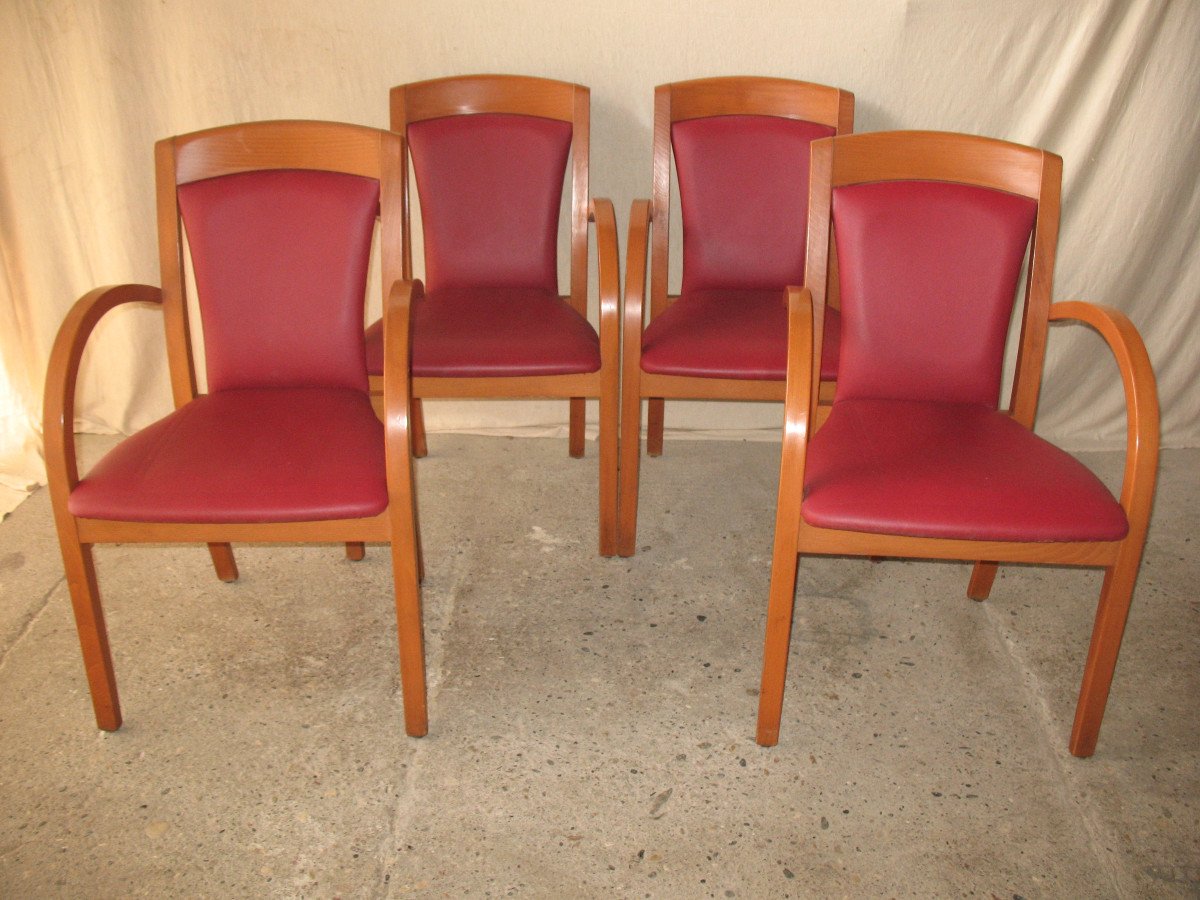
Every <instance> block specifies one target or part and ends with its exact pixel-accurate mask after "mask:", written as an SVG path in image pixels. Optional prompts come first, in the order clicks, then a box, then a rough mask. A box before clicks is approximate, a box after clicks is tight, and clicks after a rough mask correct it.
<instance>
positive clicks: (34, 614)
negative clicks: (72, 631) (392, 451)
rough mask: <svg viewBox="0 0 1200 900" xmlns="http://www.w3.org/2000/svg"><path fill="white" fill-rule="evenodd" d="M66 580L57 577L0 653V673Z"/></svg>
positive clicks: (62, 577) (63, 577) (63, 576)
mask: <svg viewBox="0 0 1200 900" xmlns="http://www.w3.org/2000/svg"><path fill="white" fill-rule="evenodd" d="M66 580H67V578H66V576H65V575H62V576H59V579H58V580H57V581H56V582H54V584H52V585H51V586H50V588H49V589H48V590H47V591H46V592H45V593H44V594H42V599H41V600H40V601H39V602H38V604H37V606H36V607H35V608H34V609H33V610H31V611H30V612H29V614H28V615H27V616H26V617H25V621H24V622H22V623H21V630H20V632H19V633H18V634H17V636H16V637H15V638H13V641H12V643H11V644H9V645H8V646H7V647H5V648H4V650H3V652H0V671H3V670H4V666H5V665H6V664H7V663H8V658H9V656H10V654H11V653H12V652H13V651H14V650H16V649H17V647H19V646H20V645H21V642H22V641H23V640H25V638H26V637H28V636H29V632H31V631H32V630H33V626H34V625H36V624H37V622H38V619H40V618H41V617H42V614H43V613H44V612H45V611H46V610H47V609H48V608H49V606H50V597H51V596H52V595H53V594H54V592H55V591H57V590H58V589H59V587H60V586H61V585H62V584H63V583H64V582H66Z"/></svg>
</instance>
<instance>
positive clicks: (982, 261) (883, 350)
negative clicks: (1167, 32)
mask: <svg viewBox="0 0 1200 900" xmlns="http://www.w3.org/2000/svg"><path fill="white" fill-rule="evenodd" d="M1061 175H1062V160H1061V159H1059V158H1058V157H1057V156H1055V155H1054V154H1052V153H1047V152H1045V151H1042V150H1035V149H1031V148H1028V147H1022V146H1019V145H1017V144H1009V143H1004V142H1002V141H994V140H988V139H985V138H979V137H972V136H967V135H951V134H938V133H928V132H886V133H878V134H864V135H854V136H849V137H838V138H833V139H832V140H824V141H820V142H818V143H816V144H814V145H813V168H812V183H813V190H812V196H811V201H810V205H809V212H808V215H809V238H808V263H807V276H806V278H807V281H806V287H805V288H796V289H791V290H790V291H789V295H790V297H789V299H790V312H789V319H790V322H789V344H788V348H789V349H788V353H789V360H788V380H787V399H786V401H785V411H786V418H787V424H786V428H785V431H784V444H783V460H782V465H781V472H780V481H779V503H778V508H777V517H776V524H775V550H774V558H773V560H772V564H771V593H770V606H769V611H768V614H767V636H766V646H765V650H764V658H763V675H762V692H761V695H760V701H759V718H758V742H759V743H760V744H763V745H766V746H770V745H773V744H774V743H776V741H777V739H778V736H779V721H780V712H781V706H782V701H783V686H784V677H785V673H786V667H787V654H788V642H789V635H790V630H791V624H792V605H793V595H794V592H795V587H796V559H797V554H800V555H804V554H835V555H842V556H886V557H924V558H937V559H959V560H972V561H975V567H974V571H973V573H972V576H971V580H970V584H969V586H968V588H967V594H968V596H970V597H972V598H974V599H976V600H983V599H986V597H987V596H988V593H989V591H990V590H991V586H992V580H993V579H994V577H995V574H996V565H997V563H998V562H1026V563H1059V564H1062V565H1083V566H1100V567H1103V569H1104V585H1103V588H1102V589H1101V593H1100V601H1099V605H1098V608H1097V610H1096V620H1095V627H1094V630H1093V633H1092V641H1091V647H1090V649H1089V651H1088V656H1087V663H1086V665H1085V668H1084V674H1083V686H1082V689H1081V691H1080V694H1079V700H1078V705H1077V707H1076V713H1075V724H1074V728H1073V730H1072V733H1071V740H1070V750H1071V752H1072V753H1074V754H1075V755H1076V756H1090V755H1091V754H1092V752H1093V751H1094V750H1095V747H1096V738H1097V735H1098V734H1099V731H1100V720H1101V718H1102V716H1103V714H1104V706H1105V703H1106V701H1107V698H1108V689H1109V685H1110V684H1111V681H1112V675H1113V669H1114V666H1115V665H1116V660H1117V651H1118V650H1119V648H1120V645H1121V635H1122V632H1123V630H1124V627H1125V618H1126V614H1127V613H1128V610H1129V602H1130V597H1131V594H1132V591H1133V586H1134V582H1135V581H1136V579H1137V572H1138V566H1139V562H1140V559H1141V555H1142V546H1143V543H1144V541H1145V535H1146V526H1147V522H1148V519H1149V515H1150V504H1151V498H1152V495H1153V492H1154V479H1155V474H1156V470H1157V456H1158V400H1157V396H1156V391H1155V383H1154V374H1153V372H1152V370H1151V368H1150V361H1149V359H1148V358H1147V356H1146V350H1145V347H1144V346H1143V344H1142V341H1141V338H1140V337H1139V336H1138V334H1137V331H1136V330H1135V329H1134V327H1133V326H1132V325H1131V324H1130V322H1129V320H1128V319H1127V318H1126V317H1125V316H1123V315H1122V314H1121V313H1119V312H1117V311H1116V310H1113V309H1109V308H1107V307H1102V306H1093V305H1091V304H1088V303H1082V302H1070V303H1056V304H1054V305H1051V303H1050V291H1051V283H1052V280H1053V274H1054V253H1055V246H1056V243H1057V239H1058V219H1059V187H1060V180H1061ZM831 220H832V221H831ZM831 224H832V229H833V233H834V236H835V238H836V240H835V241H834V244H835V246H836V253H837V265H838V268H839V270H840V273H841V302H842V322H841V326H842V328H841V357H840V368H839V370H838V381H837V394H836V397H835V398H834V400H833V403H832V406H831V407H825V406H821V407H818V405H817V402H816V396H815V392H814V390H813V386H814V385H815V384H816V383H817V381H818V377H819V371H818V363H817V362H816V361H817V360H819V359H820V358H821V352H822V343H823V342H822V327H821V326H822V320H823V318H824V316H825V315H827V312H826V309H825V303H824V299H825V292H826V288H827V284H828V279H827V273H828V272H829V270H830V269H831V268H832V265H831V261H830V260H828V259H827V255H826V254H827V248H828V247H829V246H830V240H829V238H830V226H831ZM1026 261H1027V262H1028V274H1027V277H1026V279H1025V284H1024V305H1023V308H1022V309H1021V311H1020V315H1021V334H1020V346H1019V347H1018V353H1017V362H1016V372H1015V381H1014V384H1013V387H1012V394H1011V396H1010V398H1009V400H1008V404H1007V407H1006V408H1002V409H1001V408H998V400H999V397H1000V383H1001V368H1002V364H1003V357H1004V344H1005V338H1006V334H1007V331H1008V325H1009V320H1010V313H1011V312H1012V309H1013V304H1014V296H1015V295H1016V292H1017V289H1018V286H1019V285H1018V282H1019V280H1020V273H1021V267H1022V263H1023V262H1026ZM810 292H811V297H810ZM1060 320H1061V321H1065V320H1077V321H1081V322H1084V323H1086V324H1088V325H1090V326H1092V327H1093V328H1095V329H1096V330H1097V331H1099V332H1100V334H1101V335H1102V336H1103V337H1104V339H1105V340H1106V341H1107V342H1108V344H1109V347H1110V348H1111V350H1112V351H1113V354H1114V355H1115V357H1116V360H1117V363H1118V366H1119V369H1120V374H1121V378H1122V381H1123V383H1124V388H1125V397H1126V402H1127V406H1128V429H1129V432H1128V433H1129V437H1128V445H1127V456H1126V464H1125V479H1124V484H1123V486H1122V489H1121V495H1120V500H1119V501H1118V500H1116V499H1114V498H1113V497H1112V495H1111V494H1110V493H1109V492H1108V490H1107V489H1106V488H1105V487H1104V485H1103V484H1101V482H1100V481H1099V479H1097V478H1096V477H1095V476H1094V475H1093V474H1092V473H1091V472H1090V471H1089V470H1088V469H1087V468H1085V467H1084V466H1083V465H1082V464H1081V463H1079V462H1078V461H1077V460H1075V459H1074V458H1073V457H1071V456H1069V455H1068V454H1067V453H1065V452H1063V451H1062V450H1060V449H1058V448H1057V447H1055V446H1053V445H1051V444H1049V443H1047V442H1046V441H1044V440H1042V439H1041V438H1039V437H1037V436H1036V435H1035V434H1034V433H1033V431H1032V428H1033V422H1034V414H1035V412H1036V409H1037V403H1038V392H1039V388H1040V383H1041V376H1042V362H1043V358H1044V355H1045V347H1046V338H1047V332H1048V325H1049V323H1050V322H1053V321H1060Z"/></svg>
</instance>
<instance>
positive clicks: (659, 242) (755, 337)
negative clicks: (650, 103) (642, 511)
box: [618, 78, 854, 556]
mask: <svg viewBox="0 0 1200 900" xmlns="http://www.w3.org/2000/svg"><path fill="white" fill-rule="evenodd" d="M853 124H854V95H853V94H851V93H850V92H848V91H842V90H838V89H837V88H832V87H825V86H824V85H819V84H808V83H806V82H802V81H790V80H787V79H782V78H705V79H700V80H697V81H682V82H677V83H675V84H664V85H660V86H659V87H657V88H655V91H654V186H653V199H652V201H650V202H649V203H647V202H646V201H644V200H639V201H635V202H634V204H633V210H632V212H631V213H630V222H629V242H628V244H627V246H626V253H627V254H628V256H627V260H628V261H627V263H626V282H625V311H624V350H623V354H624V356H623V361H622V382H623V383H622V389H621V500H620V519H619V526H618V528H619V532H618V533H619V537H618V551H619V553H620V554H621V555H622V556H632V555H633V552H634V548H635V546H636V543H637V508H638V480H639V471H638V470H639V465H640V444H641V441H640V437H641V417H642V412H641V410H642V398H648V399H649V419H648V426H647V436H646V449H647V452H648V453H649V454H650V455H651V456H658V455H660V454H661V453H662V447H663V411H664V398H667V397H672V398H690V399H712V400H782V399H783V386H784V375H785V370H786V363H787V310H786V307H785V304H784V293H783V291H784V288H785V287H786V286H787V285H789V284H799V283H800V282H801V280H802V279H803V276H804V253H805V234H806V231H805V219H804V215H805V210H806V209H807V199H808V161H809V145H810V144H811V142H812V141H814V140H816V139H818V138H824V137H829V136H830V135H834V134H845V133H848V132H850V131H852V130H853ZM672 158H674V161H675V171H676V175H677V178H678V182H679V202H680V207H681V224H682V229H683V235H682V237H683V241H682V244H683V280H682V287H681V291H680V294H679V295H678V296H671V295H670V294H669V293H668V286H667V281H668V259H667V250H668V246H669V234H668V223H669V219H670V209H671V160H672ZM648 240H649V243H650V248H651V250H650V267H649V274H650V321H649V323H648V324H646V323H645V321H644V320H645V312H644V311H645V293H646V272H647V266H646V262H647V259H646V257H647V241H648ZM836 305H837V304H836V299H835V298H834V299H833V300H832V303H831V307H830V313H829V316H828V317H827V322H828V324H827V325H826V327H827V328H828V329H829V337H830V340H829V341H828V343H827V346H828V347H829V349H828V350H827V351H826V353H825V358H824V359H823V361H822V374H823V377H824V378H825V379H826V380H827V381H832V379H834V378H835V377H836V375H837V312H836ZM826 393H828V391H827V392H826Z"/></svg>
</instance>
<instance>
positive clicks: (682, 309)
mask: <svg viewBox="0 0 1200 900" xmlns="http://www.w3.org/2000/svg"><path fill="white" fill-rule="evenodd" d="M783 300H784V293H783V290H782V289H780V290H732V289H727V290H705V291H691V292H688V293H685V294H683V296H681V297H680V298H679V299H678V300H676V301H675V302H674V303H672V304H671V305H670V306H669V307H668V308H667V310H666V312H664V313H663V314H662V315H660V316H658V317H657V318H655V319H654V320H653V321H651V323H650V325H649V326H648V327H647V328H646V332H645V334H644V335H643V337H642V369H643V370H644V371H646V372H654V373H659V374H663V375H690V376H695V377H699V378H745V379H749V380H763V381H768V380H769V381H783V380H784V378H785V377H786V376H787V307H786V306H784V302H783ZM840 322H841V317H840V315H839V313H838V311H837V310H835V309H826V311H825V338H824V344H823V345H822V346H823V349H822V352H821V377H822V378H830V379H832V378H836V377H837V369H838V345H839V343H840V340H841V328H840Z"/></svg>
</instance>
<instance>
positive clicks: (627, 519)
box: [617, 385, 653, 556]
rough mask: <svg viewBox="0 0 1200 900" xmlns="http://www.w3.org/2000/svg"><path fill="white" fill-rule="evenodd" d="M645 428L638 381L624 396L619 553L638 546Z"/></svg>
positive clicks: (627, 553) (629, 553) (618, 516)
mask: <svg viewBox="0 0 1200 900" xmlns="http://www.w3.org/2000/svg"><path fill="white" fill-rule="evenodd" d="M651 402H653V401H651ZM641 432H642V400H641V397H639V396H638V393H637V387H636V385H632V386H630V387H629V388H628V389H626V391H625V394H624V396H623V397H622V398H621V449H620V454H621V462H620V499H619V501H618V503H617V553H618V554H620V555H621V556H633V554H634V553H635V552H636V550H637V517H638V481H639V479H640V477H641V472H640V469H641V455H642V452H641V450H642V447H641V444H642V434H641Z"/></svg>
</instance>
